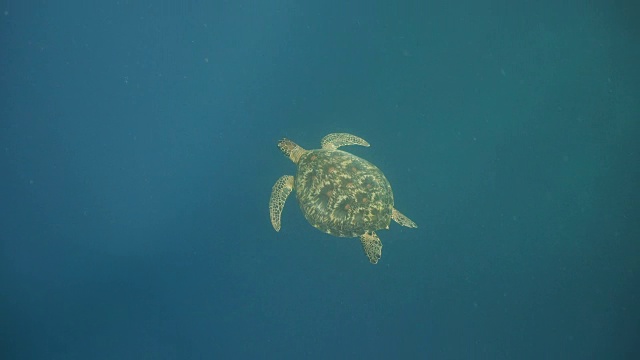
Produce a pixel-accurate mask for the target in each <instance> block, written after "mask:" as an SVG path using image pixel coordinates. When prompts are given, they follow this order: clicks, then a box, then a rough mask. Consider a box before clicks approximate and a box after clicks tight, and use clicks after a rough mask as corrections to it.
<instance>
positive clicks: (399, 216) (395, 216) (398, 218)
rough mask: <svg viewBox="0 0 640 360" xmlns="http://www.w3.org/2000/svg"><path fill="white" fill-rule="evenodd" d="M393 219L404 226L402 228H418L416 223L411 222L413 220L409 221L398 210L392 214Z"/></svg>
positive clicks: (394, 210)
mask: <svg viewBox="0 0 640 360" xmlns="http://www.w3.org/2000/svg"><path fill="white" fill-rule="evenodd" d="M391 218H392V219H393V221H395V222H397V223H398V224H400V225H402V226H406V227H410V228H417V227H418V225H416V223H414V222H413V221H411V219H409V218H408V217H406V216H404V215H402V213H401V212H400V211H398V210H396V209H393V211H392V212H391Z"/></svg>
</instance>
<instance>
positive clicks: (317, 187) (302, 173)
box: [269, 133, 417, 264]
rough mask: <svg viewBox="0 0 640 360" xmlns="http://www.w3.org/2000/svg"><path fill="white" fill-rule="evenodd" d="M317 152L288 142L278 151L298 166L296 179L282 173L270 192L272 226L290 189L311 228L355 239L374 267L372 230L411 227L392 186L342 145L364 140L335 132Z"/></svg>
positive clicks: (376, 254) (378, 246)
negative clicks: (396, 204) (398, 207)
mask: <svg viewBox="0 0 640 360" xmlns="http://www.w3.org/2000/svg"><path fill="white" fill-rule="evenodd" d="M321 145H322V148H321V149H317V150H305V149H303V148H301V147H300V146H298V145H297V144H295V143H294V142H293V141H291V140H289V139H282V140H280V141H279V142H278V147H279V148H280V150H282V152H283V153H284V154H285V155H286V156H288V157H289V159H291V161H293V162H294V163H295V164H297V165H298V172H297V174H296V176H295V178H294V177H293V176H291V175H284V176H282V177H281V178H280V179H278V181H276V183H275V185H273V189H272V191H271V199H270V200H269V213H270V215H271V224H272V225H273V228H274V229H275V230H276V231H280V216H281V215H282V209H283V207H284V203H285V201H286V200H287V197H288V196H289V194H290V193H291V191H292V190H293V189H295V190H296V197H297V198H298V204H300V209H301V210H302V213H303V214H304V217H305V218H307V221H309V223H310V224H311V225H313V226H314V227H315V228H316V229H318V230H321V231H324V232H325V233H327V234H331V235H334V236H340V237H359V238H360V241H361V242H362V247H363V248H364V252H365V253H366V254H367V257H368V258H369V261H371V263H372V264H376V263H377V262H378V260H380V256H381V255H382V242H380V238H378V235H377V234H376V233H375V231H376V230H380V229H388V228H389V223H390V222H391V219H393V220H394V221H395V222H397V223H398V224H400V225H402V226H406V227H410V228H415V227H417V226H416V224H415V223H414V222H413V221H411V220H410V219H409V218H408V217H406V216H404V215H402V214H401V213H400V212H399V211H398V210H396V209H395V208H394V207H393V192H392V191H391V185H389V181H387V178H386V177H385V176H384V174H383V173H382V171H380V170H379V169H378V168H377V167H375V165H373V164H371V163H370V162H368V161H366V160H364V159H361V158H359V157H357V156H355V155H353V154H350V153H348V152H346V151H342V150H338V148H339V147H341V146H344V145H362V146H369V143H367V142H366V141H365V140H363V139H361V138H359V137H357V136H354V135H351V134H346V133H334V134H329V135H327V136H325V137H324V138H323V139H322V141H321Z"/></svg>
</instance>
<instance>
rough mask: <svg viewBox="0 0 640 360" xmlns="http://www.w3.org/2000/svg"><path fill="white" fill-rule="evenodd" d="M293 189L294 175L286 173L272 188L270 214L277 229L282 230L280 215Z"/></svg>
mask: <svg viewBox="0 0 640 360" xmlns="http://www.w3.org/2000/svg"><path fill="white" fill-rule="evenodd" d="M291 190H293V176H291V175H284V176H283V177H281V178H280V179H278V181H276V183H275V185H273V189H272V190H271V199H270V200H269V215H271V225H273V228H274V229H276V231H280V216H281V215H282V209H283V208H284V202H285V201H287V197H288V196H289V194H291Z"/></svg>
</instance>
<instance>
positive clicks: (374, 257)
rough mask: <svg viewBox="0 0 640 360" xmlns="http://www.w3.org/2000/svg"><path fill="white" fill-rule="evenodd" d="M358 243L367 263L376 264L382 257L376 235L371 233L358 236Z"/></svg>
mask: <svg viewBox="0 0 640 360" xmlns="http://www.w3.org/2000/svg"><path fill="white" fill-rule="evenodd" d="M360 242H362V248H364V252H365V254H367V257H368V258H369V261H371V263H372V264H377V263H378V260H380V257H381V256H382V242H381V241H380V238H379V237H378V235H377V234H376V233H375V232H373V231H371V232H366V233H364V234H363V235H361V236H360Z"/></svg>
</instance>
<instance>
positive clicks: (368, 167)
mask: <svg viewBox="0 0 640 360" xmlns="http://www.w3.org/2000/svg"><path fill="white" fill-rule="evenodd" d="M295 189H296V197H297V198H298V203H299V204H300V208H301V209H302V212H303V214H304V216H305V217H306V218H307V220H308V221H309V223H311V225H313V226H314V227H316V228H317V229H319V230H321V231H323V232H326V233H328V234H331V235H335V236H341V237H358V236H360V235H362V234H364V233H365V232H367V231H375V230H379V229H388V228H389V223H390V221H391V214H392V211H393V192H392V191H391V185H389V181H387V179H386V178H385V176H384V174H383V173H382V172H381V171H380V170H379V169H378V168H377V167H376V166H375V165H373V164H371V163H370V162H368V161H366V160H364V159H361V158H359V157H357V156H355V155H352V154H350V153H347V152H345V151H342V150H324V149H320V150H311V151H308V152H306V153H305V154H303V155H302V156H301V157H300V160H299V162H298V172H297V175H296V176H295Z"/></svg>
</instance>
